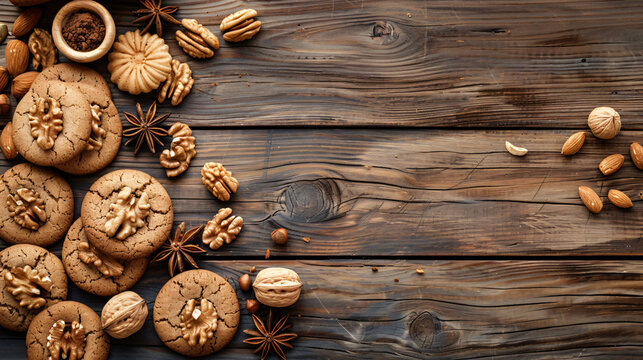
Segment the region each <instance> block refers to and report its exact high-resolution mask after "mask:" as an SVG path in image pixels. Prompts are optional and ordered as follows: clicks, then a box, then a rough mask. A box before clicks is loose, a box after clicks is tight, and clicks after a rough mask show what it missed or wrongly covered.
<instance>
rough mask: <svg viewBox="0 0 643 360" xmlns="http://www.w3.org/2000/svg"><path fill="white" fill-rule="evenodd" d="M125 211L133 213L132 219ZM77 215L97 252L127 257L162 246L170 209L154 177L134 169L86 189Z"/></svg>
mask: <svg viewBox="0 0 643 360" xmlns="http://www.w3.org/2000/svg"><path fill="white" fill-rule="evenodd" d="M110 207H111V209H110ZM125 213H129V214H136V216H135V219H132V218H130V217H129V216H127V217H126V216H125ZM80 217H81V219H82V221H83V225H84V227H85V234H86V235H87V238H88V239H89V241H90V242H91V243H92V245H94V246H95V247H96V248H97V249H98V250H99V251H102V252H103V253H105V254H107V255H109V256H112V257H114V258H116V259H121V260H131V259H136V258H140V257H147V256H149V255H151V254H152V253H153V252H154V251H155V250H156V249H158V248H159V247H160V246H161V245H163V243H164V242H165V240H166V239H167V238H168V236H169V235H170V231H171V230H172V221H173V220H174V212H173V210H172V200H171V199H170V196H169V195H168V194H167V191H165V188H164V187H163V185H161V183H159V182H158V181H157V180H156V179H154V178H153V177H151V176H150V175H148V174H146V173H144V172H141V171H137V170H117V171H112V172H110V173H107V174H105V175H103V176H102V177H101V178H99V179H98V180H96V182H94V184H93V185H92V186H91V187H90V188H89V191H88V192H87V194H86V195H85V199H84V200H83V205H82V207H81V210H80ZM139 225H140V226H139ZM108 228H109V229H110V231H108V230H107V229H108ZM128 230H133V231H128Z"/></svg>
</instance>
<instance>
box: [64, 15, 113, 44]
mask: <svg viewBox="0 0 643 360" xmlns="http://www.w3.org/2000/svg"><path fill="white" fill-rule="evenodd" d="M62 35H63V39H65V42H66V43H67V45H69V46H70V47H71V48H72V49H74V50H76V51H92V50H94V49H96V48H97V47H98V46H100V44H101V43H102V42H103V39H104V38H105V23H104V22H103V20H102V19H101V18H100V16H98V15H96V13H94V12H91V11H87V10H79V11H76V12H74V13H72V14H71V15H69V17H68V18H67V21H66V22H65V25H64V26H63V28H62Z"/></svg>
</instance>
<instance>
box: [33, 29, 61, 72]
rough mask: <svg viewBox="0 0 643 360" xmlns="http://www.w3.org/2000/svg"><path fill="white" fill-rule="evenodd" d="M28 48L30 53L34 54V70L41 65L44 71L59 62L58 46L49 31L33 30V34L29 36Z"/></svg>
mask: <svg viewBox="0 0 643 360" xmlns="http://www.w3.org/2000/svg"><path fill="white" fill-rule="evenodd" d="M28 46H29V51H31V54H33V60H32V63H33V67H34V69H38V67H39V66H41V65H42V67H43V69H44V68H46V67H47V66H51V65H54V64H55V63H57V62H58V56H57V55H58V53H57V51H56V46H55V45H54V42H53V40H52V39H51V34H49V32H48V31H47V30H44V29H39V28H35V29H33V33H31V35H30V36H29V43H28Z"/></svg>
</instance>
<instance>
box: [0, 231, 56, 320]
mask: <svg viewBox="0 0 643 360" xmlns="http://www.w3.org/2000/svg"><path fill="white" fill-rule="evenodd" d="M26 265H28V266H30V267H31V269H35V270H36V271H37V272H38V274H39V277H40V278H41V280H44V281H45V282H46V283H43V286H45V287H48V288H49V290H48V291H47V290H46V288H45V287H43V286H40V285H36V288H37V289H38V290H40V294H41V295H43V296H42V297H41V298H42V299H44V300H45V301H46V302H45V304H44V305H43V306H42V307H40V308H37V309H36V308H33V309H31V310H30V309H28V308H27V307H26V306H21V305H20V301H19V300H17V299H16V297H15V296H14V295H12V294H11V293H10V292H9V290H8V289H7V280H6V279H5V276H7V275H6V273H7V272H9V273H11V270H12V269H24V267H25V266H26ZM14 271H15V270H14ZM0 275H1V276H0V289H1V292H0V326H2V327H4V328H6V329H9V330H13V331H26V330H27V327H28V326H29V323H31V321H32V319H33V318H34V317H35V316H36V314H38V313H39V312H41V311H42V310H43V309H44V308H46V307H47V306H50V305H52V304H55V303H57V302H59V301H62V300H65V299H67V275H65V268H64V267H63V263H62V262H61V261H60V259H58V258H57V257H56V255H54V254H52V253H50V252H49V251H47V250H45V249H44V248H41V247H40V246H35V245H26V244H25V245H13V246H10V247H8V248H6V249H4V250H2V251H0ZM47 277H49V280H51V282H49V281H47ZM31 300H32V299H29V298H26V301H31Z"/></svg>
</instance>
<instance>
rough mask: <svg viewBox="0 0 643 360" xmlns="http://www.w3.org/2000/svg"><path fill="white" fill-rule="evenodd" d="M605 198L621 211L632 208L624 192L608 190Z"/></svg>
mask: <svg viewBox="0 0 643 360" xmlns="http://www.w3.org/2000/svg"><path fill="white" fill-rule="evenodd" d="M607 198H608V199H609V200H610V202H611V203H612V204H614V205H615V206H618V207H620V208H623V209H629V208H631V207H632V206H634V204H632V200H631V199H630V197H629V196H627V195H626V194H625V193H624V192H622V191H619V190H616V189H610V191H609V192H608V193H607Z"/></svg>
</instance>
